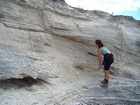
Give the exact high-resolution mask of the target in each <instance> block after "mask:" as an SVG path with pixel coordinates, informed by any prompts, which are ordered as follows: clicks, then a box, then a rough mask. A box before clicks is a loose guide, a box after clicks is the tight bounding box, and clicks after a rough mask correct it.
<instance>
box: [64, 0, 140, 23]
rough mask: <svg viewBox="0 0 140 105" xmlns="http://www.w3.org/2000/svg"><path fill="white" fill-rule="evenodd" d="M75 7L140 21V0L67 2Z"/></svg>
mask: <svg viewBox="0 0 140 105" xmlns="http://www.w3.org/2000/svg"><path fill="white" fill-rule="evenodd" d="M65 1H66V3H67V4H69V5H70V6H73V7H80V8H83V9H85V10H101V11H105V12H108V13H110V14H112V13H113V15H125V16H133V17H134V18H135V19H136V20H140V0H65Z"/></svg>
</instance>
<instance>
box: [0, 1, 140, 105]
mask: <svg viewBox="0 0 140 105" xmlns="http://www.w3.org/2000/svg"><path fill="white" fill-rule="evenodd" d="M139 33H140V21H138V20H134V19H133V18H132V17H125V16H112V15H110V14H108V13H105V12H101V11H86V12H85V13H80V12H78V11H77V10H75V9H73V8H72V7H69V6H68V5H67V4H66V3H65V1H64V0H54V1H53V0H0V80H3V81H1V82H0V87H1V88H0V104H1V105H25V104H28V105H45V104H46V105H66V104H67V105H79V104H80V105H96V104H128V103H129V104H131V103H132V104H139V103H140V100H139V99H140V80H139V78H140V76H139V75H140V35H139ZM96 39H101V40H102V41H103V42H104V44H105V45H106V46H108V47H109V49H110V50H111V52H112V53H113V54H114V56H115V62H114V64H113V65H112V68H111V71H110V74H111V76H110V87H109V88H108V89H106V88H101V87H100V86H99V85H100V80H102V78H104V77H103V73H102V72H99V71H98V70H97V65H98V62H97V51H96V50H97V49H96V48H95V47H94V41H95V40H96ZM30 77H32V79H33V80H32V79H31V78H30ZM22 78H23V80H22ZM26 78H28V79H26ZM29 79H31V80H29ZM40 80H43V81H44V82H45V83H44V82H42V81H40ZM36 81H39V83H38V82H36ZM32 82H33V83H34V84H32ZM46 82H47V83H48V84H46ZM28 83H29V84H28ZM21 84H22V85H21ZM7 86H8V87H9V88H7ZM22 87H23V88H22Z"/></svg>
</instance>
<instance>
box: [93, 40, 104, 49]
mask: <svg viewBox="0 0 140 105" xmlns="http://www.w3.org/2000/svg"><path fill="white" fill-rule="evenodd" d="M95 43H96V44H98V46H99V48H101V47H104V45H103V43H102V41H101V40H96V41H95Z"/></svg>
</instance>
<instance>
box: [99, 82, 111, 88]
mask: <svg viewBox="0 0 140 105" xmlns="http://www.w3.org/2000/svg"><path fill="white" fill-rule="evenodd" d="M100 86H101V87H109V85H108V83H103V84H101V85H100Z"/></svg>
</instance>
